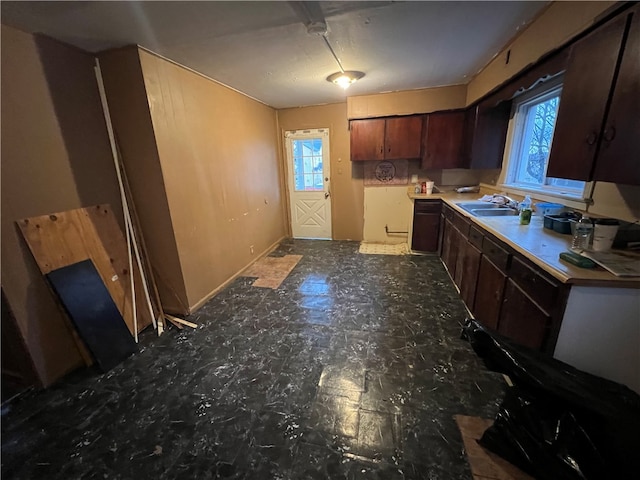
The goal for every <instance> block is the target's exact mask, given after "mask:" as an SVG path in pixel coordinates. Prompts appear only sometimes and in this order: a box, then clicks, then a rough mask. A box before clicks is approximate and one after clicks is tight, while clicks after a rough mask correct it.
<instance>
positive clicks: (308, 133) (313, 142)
mask: <svg viewBox="0 0 640 480" xmlns="http://www.w3.org/2000/svg"><path fill="white" fill-rule="evenodd" d="M285 141H286V149H287V169H288V172H289V175H288V189H289V208H290V211H291V230H292V233H293V237H294V238H323V239H331V191H330V189H329V186H330V178H331V177H330V176H329V129H328V128H320V129H317V130H294V131H288V132H285Z"/></svg>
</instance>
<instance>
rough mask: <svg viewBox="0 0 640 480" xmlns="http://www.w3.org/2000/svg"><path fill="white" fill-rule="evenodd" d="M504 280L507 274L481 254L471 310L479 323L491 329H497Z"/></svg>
mask: <svg viewBox="0 0 640 480" xmlns="http://www.w3.org/2000/svg"><path fill="white" fill-rule="evenodd" d="M506 282H507V276H506V275H505V274H504V273H502V272H501V271H500V269H499V268H498V267H496V266H495V265H494V264H493V263H492V262H491V260H489V259H488V258H487V257H486V256H483V257H482V258H481V260H480V269H479V272H478V285H477V287H476V295H475V301H474V303H473V308H472V309H471V311H472V312H473V315H474V317H476V319H477V320H478V321H479V322H480V323H482V324H483V325H484V326H486V327H488V328H490V329H492V330H497V329H498V320H499V319H500V307H501V305H502V296H503V294H504V287H505V283H506ZM467 305H469V304H467Z"/></svg>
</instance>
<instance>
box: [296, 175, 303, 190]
mask: <svg viewBox="0 0 640 480" xmlns="http://www.w3.org/2000/svg"><path fill="white" fill-rule="evenodd" d="M295 182H296V187H295V188H296V191H299V190H304V175H302V174H296V176H295Z"/></svg>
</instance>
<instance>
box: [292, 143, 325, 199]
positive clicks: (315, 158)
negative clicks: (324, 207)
mask: <svg viewBox="0 0 640 480" xmlns="http://www.w3.org/2000/svg"><path fill="white" fill-rule="evenodd" d="M291 143H292V144H293V175H294V180H295V182H294V183H295V189H296V191H322V190H324V184H323V178H322V177H323V175H322V138H311V139H305V140H292V142H291Z"/></svg>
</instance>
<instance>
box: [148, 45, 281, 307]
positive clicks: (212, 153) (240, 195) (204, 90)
mask: <svg viewBox="0 0 640 480" xmlns="http://www.w3.org/2000/svg"><path fill="white" fill-rule="evenodd" d="M140 62H141V65H142V72H143V75H144V82H145V87H146V91H147V98H148V102H149V106H150V111H151V119H152V122H153V129H154V132H155V138H156V142H157V149H158V153H159V158H160V163H161V167H162V176H163V179H164V185H165V188H166V195H167V199H168V203H169V210H170V214H171V220H172V223H173V228H174V233H175V238H176V243H177V247H178V255H179V257H180V264H181V267H182V272H183V276H184V282H185V286H186V292H187V298H188V302H189V306H190V307H191V308H193V307H194V306H197V305H198V304H200V303H201V302H202V301H203V300H204V299H206V298H208V297H209V296H210V295H211V294H212V293H213V292H215V291H216V290H217V289H218V288H219V287H220V286H222V285H223V284H224V283H225V282H226V281H228V280H229V279H230V278H231V277H233V276H234V275H236V274H237V273H239V272H240V271H241V270H242V269H243V268H245V267H246V266H247V265H248V264H250V263H251V262H252V261H253V260H255V259H256V258H257V256H258V255H259V254H261V253H264V252H265V251H267V250H268V249H269V248H270V247H271V246H272V245H273V244H274V243H276V242H277V241H279V240H280V239H281V238H282V237H283V236H284V235H285V221H284V218H283V209H282V201H283V198H282V197H283V196H282V194H281V189H280V175H281V172H280V165H279V160H278V147H277V136H276V135H277V128H276V112H275V110H273V109H272V108H270V107H267V106H265V105H263V104H261V103H259V102H256V101H255V100H252V99H250V98H249V97H246V96H244V95H242V94H239V93H237V92H235V91H233V90H231V89H229V88H226V87H224V86H222V85H220V84H218V83H215V82H213V81H211V80H209V79H207V78H204V77H202V76H200V75H197V74H195V73H193V72H191V71H189V70H187V69H185V68H182V67H180V66H178V65H176V64H173V63H171V62H168V61H166V60H164V59H162V58H160V57H157V56H155V55H152V54H151V53H148V52H146V51H143V50H140Z"/></svg>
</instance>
